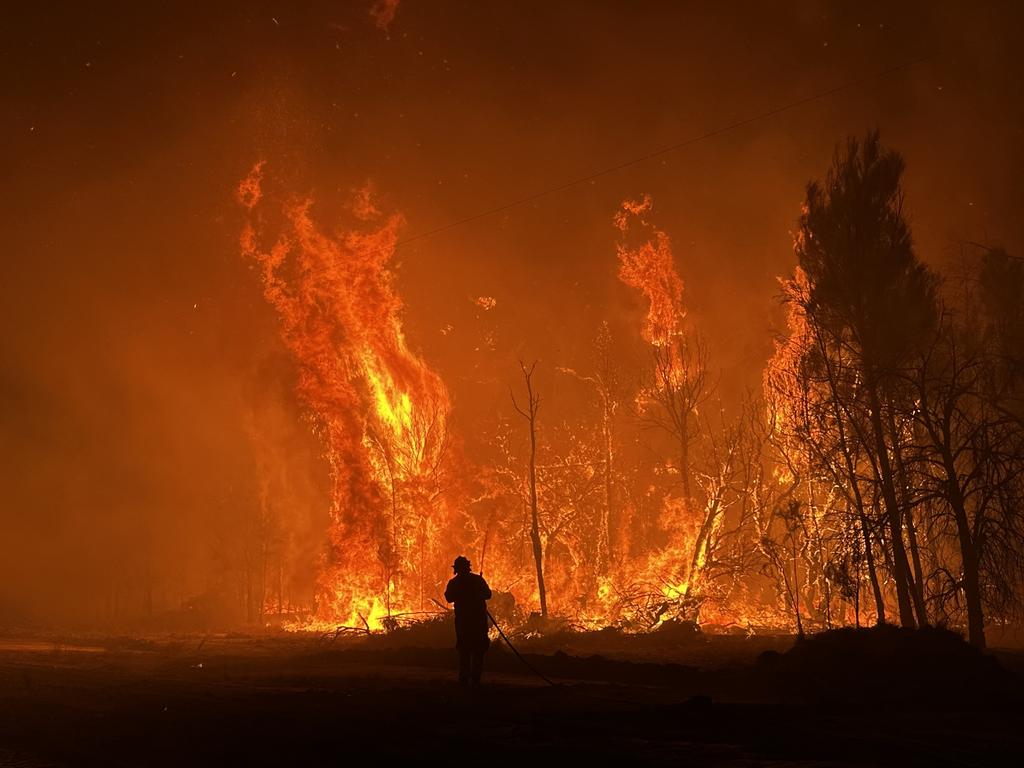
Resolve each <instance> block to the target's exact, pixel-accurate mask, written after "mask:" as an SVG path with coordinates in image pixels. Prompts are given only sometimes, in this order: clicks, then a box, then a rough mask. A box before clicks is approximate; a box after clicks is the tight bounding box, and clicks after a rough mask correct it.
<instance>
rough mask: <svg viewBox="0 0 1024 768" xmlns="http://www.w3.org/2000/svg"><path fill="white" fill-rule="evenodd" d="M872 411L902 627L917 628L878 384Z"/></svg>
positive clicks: (870, 393) (870, 392) (871, 394)
mask: <svg viewBox="0 0 1024 768" xmlns="http://www.w3.org/2000/svg"><path fill="white" fill-rule="evenodd" d="M867 390H868V397H869V398H870V403H869V405H870V408H871V427H872V431H873V432H874V438H875V453H876V454H877V458H878V467H879V480H880V483H881V486H882V498H883V499H884V501H885V512H886V520H887V521H888V523H889V538H890V545H891V546H892V562H893V574H892V575H893V581H894V582H895V586H896V599H897V602H898V604H899V610H900V624H901V625H903V626H904V627H911V628H913V627H915V626H916V623H915V621H914V606H913V603H912V602H911V598H910V564H909V562H908V561H907V550H906V546H905V545H904V543H903V515H902V514H901V510H900V506H899V501H898V500H897V498H896V486H895V484H894V482H893V474H892V466H891V465H890V463H889V449H888V447H887V446H886V444H885V432H884V430H883V427H882V414H881V409H880V405H879V401H878V392H877V390H876V389H875V385H874V384H873V383H870V384H869V385H868V386H867Z"/></svg>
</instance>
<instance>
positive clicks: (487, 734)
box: [0, 637, 1024, 767]
mask: <svg viewBox="0 0 1024 768" xmlns="http://www.w3.org/2000/svg"><path fill="white" fill-rule="evenodd" d="M604 642H605V645H607V646H608V647H607V648H606V649H604V650H605V652H604V653H602V654H601V656H599V657H595V656H592V655H591V654H595V653H598V652H599V650H601V649H600V647H599V646H600V645H601V643H602V639H601V638H589V639H581V640H580V641H579V642H578V643H577V645H578V646H580V647H577V648H573V647H571V644H569V645H568V647H567V645H566V643H562V644H561V645H560V646H559V647H558V648H557V649H554V648H552V647H551V646H552V644H553V640H552V639H547V640H545V641H540V640H538V641H526V642H524V643H523V645H524V651H525V652H526V656H527V659H528V660H529V661H530V662H531V663H532V664H533V665H534V666H535V667H537V668H539V669H540V670H541V671H542V672H543V673H544V674H545V675H547V676H549V677H551V678H552V679H553V680H554V682H556V683H557V685H556V686H551V685H548V684H547V683H545V682H543V681H542V680H541V679H539V678H538V677H537V676H536V675H534V674H533V673H532V672H530V671H529V670H528V669H527V668H526V667H524V666H523V665H522V663H521V662H520V661H519V660H518V659H516V658H515V657H514V656H513V655H512V654H510V653H508V652H507V651H504V650H502V649H501V648H500V647H494V648H493V649H492V650H491V651H490V652H489V653H488V658H487V672H486V677H487V680H486V684H485V685H484V686H483V687H482V688H481V689H480V690H463V689H461V688H460V687H459V686H458V685H457V684H456V683H455V682H454V673H453V667H454V663H455V658H454V651H453V650H451V649H450V648H445V647H418V648H409V647H401V644H396V643H394V642H390V643H389V642H381V641H373V642H366V641H362V642H359V641H352V640H344V639H338V640H334V641H325V640H322V639H317V638H300V637H272V638H246V637H207V638H202V637H196V638H163V639H157V640H154V639H150V640H137V639H136V640H127V639H109V638H99V639H96V638H92V639H88V638H78V639H76V640H75V641H74V642H71V641H68V640H67V639H54V638H46V639H41V638H27V639H26V638H11V637H7V638H0V766H94V765H95V766H264V765H267V766H269V765H274V766H305V765H316V766H321V765H323V766H328V765H330V766H334V765H338V766H340V765H348V764H352V763H353V762H356V761H358V762H360V763H363V764H366V763H371V764H373V763H379V764H386V765H393V764H396V763H397V762H398V761H399V760H402V761H413V760H415V761H420V760H425V759H426V760H431V761H433V760H441V761H446V760H457V761H459V762H462V761H469V760H473V761H476V762H487V763H488V764H515V765H520V766H528V765H533V764H552V763H559V764H567V762H568V761H571V760H579V759H583V760H589V761H592V762H594V763H596V764H602V765H603V764H607V763H608V762H609V761H611V760H615V761H621V762H622V763H623V764H627V765H638V764H652V765H691V766H776V767H778V766H839V765H842V766H854V765H856V766H869V765H900V766H908V765H921V766H964V765H970V766H984V765H1010V764H1016V763H1017V760H1018V759H1019V757H1020V755H1021V754H1024V729H1022V728H1021V724H1022V723H1024V719H1022V717H1021V715H1022V714H1024V708H1022V707H1021V706H1020V705H1019V703H1015V702H1013V701H1005V700H1002V701H999V702H995V701H986V700H968V701H964V700H962V699H963V698H964V697H959V696H951V697H950V698H949V700H944V701H931V700H929V701H926V702H924V703H923V704H922V703H921V702H917V703H915V704H913V705H912V706H908V705H906V704H893V703H891V702H890V703H882V704H878V705H875V704H872V705H870V706H866V705H864V704H863V703H859V704H857V703H854V700H855V699H857V697H856V696H854V697H852V698H851V700H850V703H848V704H844V703H843V702H844V700H843V697H842V696H838V697H835V696H831V697H828V700H827V702H826V701H824V700H823V699H821V698H815V697H808V696H807V695H806V692H805V691H802V692H799V693H797V692H795V691H794V690H793V689H792V688H791V687H790V686H788V685H787V683H786V680H785V679H784V678H779V677H778V676H777V675H775V674H766V673H765V672H764V667H765V664H764V660H763V659H762V660H761V661H760V662H759V661H758V660H757V659H758V656H759V655H760V654H761V653H762V652H764V651H770V652H776V653H779V652H785V651H786V650H787V648H789V646H790V645H792V639H791V638H784V637H775V638H770V637H769V638H757V637H755V638H743V637H717V638H716V637H710V638H705V637H699V638H691V639H682V640H681V639H679V638H676V639H674V640H672V641H669V640H667V639H665V638H661V639H656V640H655V641H653V642H651V641H649V640H648V641H646V645H645V641H638V642H637V648H636V653H635V654H634V656H633V657H632V658H630V654H629V641H628V640H624V639H622V638H618V639H614V638H604ZM435 646H436V644H435ZM567 651H571V653H568V652H567ZM771 655H772V654H771V653H770V654H769V656H771ZM1001 660H1002V662H1003V668H1002V669H1004V670H1005V675H1006V676H1007V677H1008V679H1014V680H1015V679H1016V678H1015V677H1014V676H1015V675H1016V674H1017V672H1018V671H1019V669H1020V667H1021V666H1022V665H1021V658H1020V657H1019V656H1016V655H1012V654H1010V655H1006V654H1004V655H1003V657H1002V659H1001ZM936 674H941V670H936Z"/></svg>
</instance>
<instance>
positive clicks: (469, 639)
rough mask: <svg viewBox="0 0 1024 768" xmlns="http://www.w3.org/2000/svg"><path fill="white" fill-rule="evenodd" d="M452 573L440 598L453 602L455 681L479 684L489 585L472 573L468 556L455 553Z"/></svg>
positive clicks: (485, 648) (486, 641)
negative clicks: (457, 652) (457, 673)
mask: <svg viewBox="0 0 1024 768" xmlns="http://www.w3.org/2000/svg"><path fill="white" fill-rule="evenodd" d="M452 570H453V571H455V576H453V577H452V579H451V581H449V582H448V586H447V587H446V588H445V590H444V599H445V600H447V601H448V602H449V603H455V647H456V648H458V650H459V682H460V683H461V684H462V685H479V684H480V675H481V673H482V672H483V667H484V654H485V653H486V652H487V648H488V646H490V643H491V641H490V639H489V638H488V637H487V629H488V624H487V621H488V615H487V601H488V600H490V599H491V588H490V587H488V586H487V582H486V581H484V577H483V576H480V575H479V574H476V573H473V571H472V570H471V568H470V563H469V560H468V559H466V558H465V557H463V556H462V555H459V556H458V557H457V558H455V562H454V564H453V565H452Z"/></svg>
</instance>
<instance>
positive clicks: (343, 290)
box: [239, 163, 451, 628]
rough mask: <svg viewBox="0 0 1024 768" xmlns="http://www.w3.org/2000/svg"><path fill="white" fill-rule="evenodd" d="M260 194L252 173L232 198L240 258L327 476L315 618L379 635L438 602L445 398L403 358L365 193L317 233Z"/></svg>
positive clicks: (384, 249)
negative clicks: (249, 270) (275, 335)
mask: <svg viewBox="0 0 1024 768" xmlns="http://www.w3.org/2000/svg"><path fill="white" fill-rule="evenodd" d="M263 187H264V166H263V164H262V163H259V164H257V165H256V166H255V167H254V168H253V170H252V172H251V173H250V174H249V176H248V177H246V179H244V180H243V181H242V183H241V185H240V186H239V199H240V201H241V202H242V204H243V205H244V206H245V208H246V209H247V210H248V212H249V216H250V220H249V223H248V224H247V225H246V227H245V229H244V231H243V233H242V238H241V246H242V252H243V254H244V255H245V256H246V257H248V258H249V259H251V260H252V261H253V263H255V264H256V265H257V267H258V268H259V273H260V276H261V279H262V283H263V292H264V296H265V298H266V300H267V301H268V302H269V303H270V304H271V305H272V306H273V307H274V309H275V310H276V311H277V314H278V317H279V319H280V329H281V338H282V340H283V342H284V344H285V346H286V347H287V348H288V350H289V351H290V352H291V354H292V356H293V358H294V360H295V362H296V364H297V367H298V385H297V389H298V394H299V397H300V399H301V400H302V402H303V403H304V404H305V406H306V407H308V408H309V409H310V411H311V412H312V414H313V416H314V418H315V421H316V424H317V429H318V431H319V433H320V435H321V438H322V440H323V443H324V448H325V452H326V457H327V461H328V464H329V466H330V471H331V474H332V478H333V494H332V505H331V519H332V525H331V529H330V535H329V538H330V541H329V548H328V552H327V555H326V558H325V562H324V563H323V566H322V568H321V572H320V580H319V588H318V605H317V613H318V615H319V617H320V618H321V619H323V620H329V621H339V620H340V621H344V622H348V623H352V624H361V625H363V626H365V627H368V628H374V627H379V626H383V625H386V624H387V623H388V622H392V621H394V618H395V614H396V613H403V612H408V611H415V610H421V609H423V608H424V607H426V606H427V604H428V602H429V599H430V598H431V597H433V596H434V594H435V593H436V592H437V588H438V579H439V574H443V573H444V568H443V563H444V562H445V561H446V559H447V553H442V552H440V551H439V545H440V543H441V542H442V541H444V540H446V538H447V536H446V535H442V534H447V530H446V528H447V526H448V524H449V521H450V519H451V516H450V515H449V512H448V506H447V504H446V502H445V499H444V498H443V493H444V491H445V488H446V480H445V472H446V469H447V468H448V466H449V464H448V460H449V455H448V443H449V438H448V412H449V405H448V394H447V391H446V388H445V386H444V384H443V382H442V381H441V379H440V378H439V377H438V376H437V374H435V373H434V372H433V371H432V370H431V369H430V368H429V366H427V364H426V363H425V362H424V361H423V360H422V359H421V358H420V357H419V356H417V355H416V354H414V353H413V352H412V351H410V349H409V347H408V344H407V342H406V339H405V334H404V332H403V328H402V319H401V310H402V302H401V300H400V299H399V297H398V296H397V294H396V293H395V291H394V288H393V280H394V277H393V273H392V272H391V270H390V269H389V262H390V260H391V256H392V253H393V251H394V247H395V243H396V241H397V237H398V232H399V230H400V228H401V226H402V223H403V222H402V217H401V216H399V215H397V214H392V215H385V214H384V213H382V212H381V210H380V209H379V208H378V207H377V205H376V202H375V199H374V194H373V191H372V189H371V188H369V187H366V188H363V189H360V190H357V191H356V192H355V193H354V194H353V196H352V199H351V202H350V204H349V208H348V211H347V215H348V220H347V222H346V223H345V224H344V225H342V226H341V227H340V228H338V229H336V230H334V231H332V232H330V231H325V230H323V229H322V228H321V227H320V226H318V224H317V223H316V222H315V220H314V216H313V209H314V205H313V200H312V199H311V198H305V199H289V200H286V201H285V202H284V203H283V204H279V205H280V207H279V208H278V207H277V206H275V204H274V203H272V202H271V201H270V200H269V199H268V197H267V196H266V195H265V193H264V189H263Z"/></svg>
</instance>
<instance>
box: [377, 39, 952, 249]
mask: <svg viewBox="0 0 1024 768" xmlns="http://www.w3.org/2000/svg"><path fill="white" fill-rule="evenodd" d="M932 58H934V54H929V55H927V56H922V57H919V58H916V59H911V60H909V61H905V62H903V63H902V64H897V65H895V66H892V67H887V68H886V69H883V70H880V71H877V72H872V73H870V74H867V75H864V76H863V77H859V78H857V79H855V80H850V81H848V82H846V83H843V84H842V85H837V86H835V87H833V88H829V89H828V90H825V91H819V92H817V93H814V94H811V95H810V96H804V97H803V98H801V99H797V100H795V101H791V102H789V103H787V104H783V105H782V106H780V107H773V108H771V109H768V110H765V111H764V112H760V113H758V114H756V115H752V116H751V117H746V118H743V119H742V120H737V121H736V122H734V123H729V124H728V125H723V126H721V127H719V128H715V129H713V130H710V131H708V132H707V133H702V134H700V135H699V136H692V137H690V138H688V139H684V140H683V141H679V142H676V143H675V144H669V145H668V146H666V147H662V148H661V149H657V150H654V151H653V152H648V153H647V154H646V155H641V156H639V157H634V158H633V159H632V160H626V161H625V162H622V163H619V164H617V165H612V166H609V167H607V168H604V169H602V170H600V171H596V172H594V173H591V174H589V175H587V176H581V177H579V178H576V179H572V180H571V181H566V182H563V183H562V184H558V185H556V186H553V187H549V188H547V189H543V190H540V191H538V192H534V193H533V194H530V195H527V196H526V197H521V198H519V199H518V200H512V201H510V202H507V203H504V204H502V205H499V206H497V207H495V208H489V209H487V210H485V211H480V212H479V213H474V214H473V215H471V216H466V217H465V218H462V219H456V220H455V221H451V222H448V223H447V224H443V225H441V226H439V227H435V228H434V229H429V230H427V231H425V232H420V233H419V234H416V235H412V236H411V237H407V238H405V239H403V240H399V241H398V242H397V243H396V244H395V248H400V247H402V246H403V245H408V244H409V243H414V242H417V241H419V240H424V239H426V238H428V237H433V236H434V235H439V234H441V233H442V232H447V231H448V230H449V229H454V228H455V227H460V226H462V225H463V224H469V223H470V222H474V221H477V220H479V219H483V218H486V217H488V216H493V215H495V214H497V213H503V212H505V211H507V210H509V209H511V208H517V207H519V206H520V205H526V204H527V203H532V202H534V201H535V200H540V199H541V198H544V197H547V196H548V195H553V194H555V193H556V192H562V191H564V190H567V189H571V188H572V187H576V186H579V185H580V184H586V183H587V182H590V181H593V180H595V179H599V178H601V177H602V176H608V175H609V174H612V173H615V172H617V171H621V170H623V169H625V168H631V167H632V166H634V165H639V164H640V163H643V162H646V161H648V160H652V159H654V158H656V157H661V156H662V155H667V154H669V153H670V152H677V151H678V150H680V149H684V148H686V147H689V146H692V145H694V144H697V143H699V142H701V141H705V140H706V139H711V138H714V137H716V136H721V135H722V134H724V133H728V132H729V131H734V130H736V129H737V128H742V127H744V126H747V125H750V124H752V123H756V122H758V121H760V120H766V119H768V118H770V117H775V116H776V115H780V114H782V113H783V112H789V111H791V110H794V109H797V108H798V107H802V106H804V105H806V104H810V103H812V102H815V101H819V100H821V99H825V98H828V97H829V96H834V95H835V94H837V93H842V92H843V91H848V90H850V89H852V88H855V87H857V86H858V85H863V84H864V83H867V82H871V81H873V80H878V79H880V78H883V77H887V76H889V75H894V74H896V73H897V72H901V71H903V70H905V69H910V68H911V67H915V66H917V65H918V64H923V63H924V62H926V61H929V60H930V59H932Z"/></svg>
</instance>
